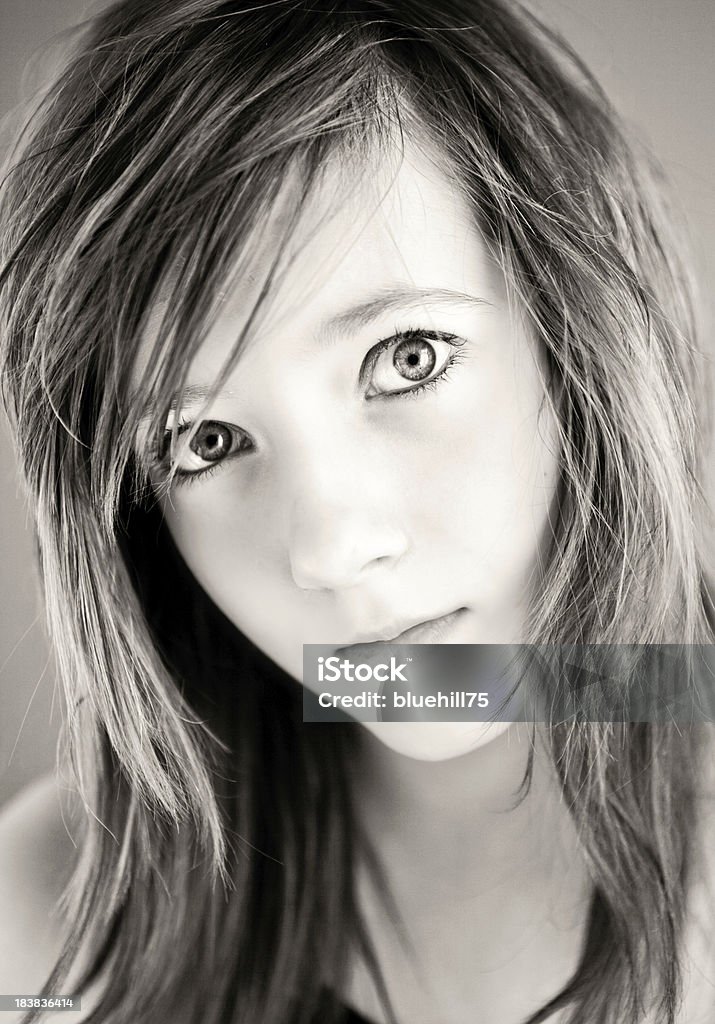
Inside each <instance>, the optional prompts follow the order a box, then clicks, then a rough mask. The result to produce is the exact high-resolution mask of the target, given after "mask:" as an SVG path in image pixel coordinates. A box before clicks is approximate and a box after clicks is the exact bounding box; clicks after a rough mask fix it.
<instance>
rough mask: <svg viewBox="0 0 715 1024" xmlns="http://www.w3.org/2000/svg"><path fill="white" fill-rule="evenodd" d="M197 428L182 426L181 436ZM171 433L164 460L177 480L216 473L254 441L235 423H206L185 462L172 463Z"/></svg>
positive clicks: (200, 427)
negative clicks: (222, 465)
mask: <svg viewBox="0 0 715 1024" xmlns="http://www.w3.org/2000/svg"><path fill="white" fill-rule="evenodd" d="M192 426H193V424H192V423H182V424H181V425H180V426H179V428H178V430H177V435H178V436H181V434H183V433H185V432H186V431H187V430H189V429H190V428H191V427H192ZM170 446H171V431H170V430H167V431H166V433H165V434H164V446H163V448H164V461H165V463H166V464H167V465H170V466H171V467H172V468H173V469H174V471H175V476H176V478H179V479H181V478H184V479H186V478H187V477H191V478H194V479H196V478H197V477H200V476H203V475H204V473H209V472H216V471H217V470H218V469H219V466H220V464H222V463H224V462H226V461H227V460H228V459H231V458H233V457H234V456H236V455H238V454H239V453H240V452H242V451H245V450H246V449H247V448H250V447H251V441H250V440H249V439H248V437H247V436H246V434H244V433H243V431H242V430H240V429H239V428H238V427H236V426H234V425H233V424H232V423H223V422H221V421H219V420H204V421H203V422H202V423H200V424H199V427H198V429H197V430H196V432H195V434H194V436H193V437H192V438H191V441H190V442H189V446H188V449H186V450H185V451H184V452H183V453H182V455H181V459H177V460H175V461H173V462H172V460H171V457H170Z"/></svg>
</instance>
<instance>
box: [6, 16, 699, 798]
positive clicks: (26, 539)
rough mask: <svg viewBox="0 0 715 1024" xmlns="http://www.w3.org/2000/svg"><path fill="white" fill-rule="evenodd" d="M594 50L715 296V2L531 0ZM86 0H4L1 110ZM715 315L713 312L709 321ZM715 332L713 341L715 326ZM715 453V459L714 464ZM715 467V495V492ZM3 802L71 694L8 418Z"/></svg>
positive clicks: (40, 765)
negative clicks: (669, 192) (59, 676)
mask: <svg viewBox="0 0 715 1024" xmlns="http://www.w3.org/2000/svg"><path fill="white" fill-rule="evenodd" d="M528 4H529V6H531V7H532V8H533V9H534V10H535V11H537V12H539V13H541V14H542V15H543V16H544V17H545V18H546V20H547V21H548V22H549V23H550V24H551V25H552V26H553V27H555V28H556V29H558V30H559V31H560V32H561V33H562V34H563V35H564V36H565V37H566V38H567V39H568V40H569V41H570V42H571V43H572V45H573V46H574V47H575V49H576V50H577V51H578V52H579V53H580V54H581V56H582V57H583V58H585V60H586V62H587V63H588V64H589V65H590V66H591V68H592V70H593V71H595V73H596V74H597V76H598V77H599V78H600V80H601V82H602V83H603V85H604V86H605V87H606V90H607V91H608V93H609V94H610V96H611V97H612V99H613V100H614V101H615V103H616V106H617V107H618V108H619V110H620V111H621V113H622V114H623V115H624V117H625V118H626V120H627V121H628V122H629V123H630V124H631V126H632V127H633V129H634V130H635V132H636V134H637V135H638V136H639V137H640V138H641V139H642V140H644V141H645V142H646V143H647V144H648V145H649V146H650V148H651V149H652V150H653V151H654V152H655V153H656V154H657V155H658V157H659V158H660V160H661V163H662V164H663V166H664V168H665V170H666V173H667V175H668V177H669V178H670V180H671V182H672V183H673V184H674V186H675V193H676V197H677V200H678V202H679V204H680V206H681V207H682V214H683V217H684V218H685V220H686V222H687V224H688V225H689V228H690V233H691V237H692V242H693V250H694V255H695V261H696V271H697V274H698V277H699V280H700V284H701V288H702V291H703V295H704V296H706V297H707V298H708V302H709V297H710V282H711V280H712V276H713V271H714V270H715V202H714V201H713V198H714V196H713V194H714V192H715V185H713V167H714V166H715V133H713V115H714V113H715V109H714V108H715V102H714V100H715V87H714V81H715V72H714V71H713V66H714V62H713V57H712V54H713V52H714V51H715V3H713V0H528ZM98 6H99V5H98V4H88V3H86V2H84V0H0V117H2V118H3V119H4V122H5V137H6V133H7V131H8V122H9V121H11V119H12V110H13V108H14V107H15V106H16V105H17V104H18V102H19V101H20V100H21V99H23V98H26V97H28V96H29V95H31V93H32V91H33V89H34V87H35V86H37V85H38V84H40V83H42V81H43V76H46V75H47V74H49V73H50V72H51V70H52V68H53V67H55V66H56V64H57V61H58V60H59V56H60V54H61V47H62V33H64V32H65V31H66V30H67V29H68V28H69V27H70V26H71V25H73V24H75V23H76V22H77V21H79V20H81V19H82V18H83V17H84V16H86V14H87V13H90V12H91V11H92V10H93V9H97V8H98ZM712 322H713V316H712V305H711V304H710V306H709V309H706V328H707V325H711V324H712ZM706 336H707V337H708V338H711V337H712V332H711V330H707V333H706ZM710 351H711V352H712V351H713V348H712V343H711V345H710ZM713 461H715V460H714V459H713V458H712V457H711V459H710V462H711V463H712V462H713ZM713 477H715V472H712V473H711V480H710V482H709V485H708V486H709V493H710V494H711V495H713V494H714V493H715V486H714V485H715V481H713V479H712V478H713ZM0 517H1V519H0V522H1V523H2V529H1V530H0V567H1V568H0V804H2V803H3V802H5V801H6V800H8V799H9V798H10V797H11V796H12V795H13V794H14V793H16V792H17V791H18V790H19V789H20V788H21V787H22V786H23V785H24V784H25V783H26V782H28V781H29V780H31V779H32V778H34V777H35V776H37V775H39V774H41V773H43V772H45V771H47V770H48V769H50V768H51V767H52V765H53V763H54V758H55V751H56V744H57V733H58V725H59V717H60V713H61V702H60V700H59V695H54V696H53V694H54V686H55V683H54V680H55V675H54V668H53V664H52V658H51V655H50V653H49V647H48V644H47V641H46V637H45V634H44V629H43V624H42V610H41V602H40V597H39V589H38V584H37V577H36V573H35V570H34V567H33V537H32V530H31V528H30V525H29V521H28V514H27V511H26V508H25V505H24V503H23V501H22V497H21V495H20V493H19V489H18V484H17V477H16V472H15V466H14V461H13V456H12V451H11V448H10V445H9V441H8V437H7V428H6V424H5V422H4V421H3V420H2V417H1V416H0Z"/></svg>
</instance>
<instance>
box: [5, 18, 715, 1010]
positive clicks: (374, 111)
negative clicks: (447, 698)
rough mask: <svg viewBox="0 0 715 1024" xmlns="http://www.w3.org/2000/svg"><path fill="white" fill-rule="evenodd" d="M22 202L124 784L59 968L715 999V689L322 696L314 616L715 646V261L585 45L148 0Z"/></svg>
mask: <svg viewBox="0 0 715 1024" xmlns="http://www.w3.org/2000/svg"><path fill="white" fill-rule="evenodd" d="M2 225H3V227H2V234H3V246H4V256H3V263H2V270H1V277H0V285H1V295H2V313H3V326H2V360H3V361H2V380H3V384H4V395H5V400H6V405H7V408H8V411H9V415H10V418H11V422H12V425H13V427H14V431H15V437H16V441H17V447H18V452H19V458H20V463H21V466H22V470H23V473H24V477H25V480H26V482H27V488H28V492H29V494H30V496H31V500H32V504H33V508H34V513H35V522H36V529H37V535H38V541H39V557H40V565H41V571H42V578H43V583H44V588H45V592H46V601H47V611H48V617H49V623H50V626H51V630H52V634H53V638H54V643H55V647H56V651H57V656H58V664H59V670H60V674H61V678H62V680H63V683H64V687H65V692H66V708H67V717H66V732H65V739H66V741H67V743H66V748H65V751H64V754H65V757H64V759H63V762H62V765H63V769H64V771H65V772H66V774H67V775H68V776H69V778H70V779H71V783H70V787H71V788H73V789H74V790H76V795H77V797H78V799H75V800H74V803H73V806H72V810H71V814H69V815H68V820H67V826H68V830H69V832H70V834H71V836H72V840H73V845H72V846H71V857H69V858H68V861H67V864H66V865H65V867H66V869H67V875H69V874H70V873H71V877H70V878H69V881H68V885H67V887H66V889H65V891H64V893H63V897H62V900H61V902H60V907H61V910H62V918H61V943H60V946H61V948H60V949H58V952H59V953H60V954H61V955H60V956H59V957H58V958H57V962H56V963H55V962H54V959H55V958H52V962H47V963H44V962H43V963H42V975H43V978H46V979H47V984H46V986H45V989H44V992H45V994H48V995H75V996H76V995H82V994H84V996H85V999H84V1003H83V1007H82V1010H81V1013H82V1018H81V1019H83V1020H84V1019H86V1020H91V1021H97V1022H99V1021H101V1022H103V1024H120V1022H121V1024H128V1022H131V1024H143V1022H147V1024H148V1022H152V1024H156V1022H161V1024H198V1022H201V1024H219V1022H220V1024H229V1022H230V1024H239V1022H241V1024H243V1022H247V1024H248V1022H250V1024H308V1022H312V1024H323V1022H325V1024H331V1022H332V1024H337V1022H347V1021H353V1022H355V1021H368V1022H374V1024H387V1022H390V1024H466V1022H468V1021H469V1022H471V1021H479V1022H487V1024H517V1022H527V1021H528V1022H529V1024H537V1022H541V1021H551V1022H553V1021H559V1022H570V1024H576V1022H578V1024H584V1022H588V1024H606V1022H609V1024H624V1022H628V1024H631V1022H633V1024H635V1022H641V1021H643V1022H645V1021H647V1022H649V1024H676V1022H677V1024H696V1022H697V1021H706V1020H711V1019H713V1017H712V1014H713V1013H714V1012H715V988H714V987H713V986H714V985H715V973H714V972H713V971H712V963H709V959H710V960H711V959H712V956H711V954H712V945H713V942H712V938H713V934H714V933H713V931H712V927H713V920H715V919H714V918H713V916H712V914H713V903H712V893H711V892H710V887H711V883H712V881H713V871H715V865H713V864H712V863H711V861H709V860H708V849H709V844H710V842H711V839H712V814H713V805H712V796H713V791H712V779H711V778H710V777H709V775H708V771H709V769H710V768H711V766H712V764H713V758H712V726H711V725H710V722H709V721H708V722H701V723H700V724H693V723H690V722H684V723H678V722H669V721H662V720H661V721H653V722H649V723H647V722H642V721H625V722H618V721H611V722H601V721H590V720H588V718H587V717H585V716H582V717H576V718H575V719H574V720H571V721H567V722H559V721H557V720H553V721H546V722H538V721H537V722H533V723H531V724H529V723H528V722H526V723H523V722H522V723H520V722H513V723H509V722H502V721H494V722H492V723H483V724H480V723H476V722H473V723H466V724H464V723H462V724H450V723H443V722H408V721H395V722H391V721H371V722H358V721H351V720H350V719H346V720H345V721H341V722H332V723H325V722H319V723H307V722H303V720H302V688H301V686H300V683H301V682H302V681H303V645H304V644H327V645H332V647H333V648H334V649H336V650H337V649H338V648H340V647H351V646H353V645H358V644H362V643H370V642H375V641H384V640H389V639H397V641H398V642H417V643H422V642H428V641H434V640H438V641H439V642H441V643H446V644H493V645H508V644H523V645H556V646H557V647H558V645H563V644H585V645H609V644H616V645H621V644H637V645H657V644H676V645H684V647H687V648H690V646H691V645H708V644H712V642H713V618H712V614H713V613H712V609H713V605H712V598H711V595H710V594H709V592H708V586H707V583H706V580H705V577H704V569H703V567H704V564H705V557H704V551H705V543H706V530H705V525H706V515H705V512H706V503H705V499H704V496H703V493H702V489H701V484H700V482H699V481H701V480H702V479H703V471H704V465H703V460H704V452H703V451H702V450H701V446H700V444H699V442H700V441H701V440H702V434H701V432H700V428H701V425H702V424H703V423H704V409H703V407H702V404H701V400H702V398H703V397H704V387H703V379H704V377H703V373H702V368H701V365H700V362H699V352H698V348H697V343H696V337H695V330H694V324H693V318H692V314H691V308H690V304H689V297H688V289H687V274H686V273H685V270H684V268H683V265H682V264H681V263H680V262H679V261H678V259H677V257H676V255H675V252H674V249H673V236H672V230H671V228H670V227H669V226H668V225H667V221H666V219H665V214H664V210H663V204H662V203H661V202H660V200H659V199H658V194H657V191H656V189H655V187H654V185H653V184H652V181H651V177H650V176H649V175H648V173H647V172H646V171H645V170H644V169H643V168H641V167H640V166H638V164H637V161H636V160H635V158H634V156H633V154H632V153H631V151H630V150H629V148H628V147H627V145H626V143H625V142H624V140H623V137H622V135H621V133H620V130H619V128H618V125H617V122H616V119H615V117H614V114H613V112H612V111H611V109H610V107H609V105H608V103H607V101H606V99H605V98H604V96H603V95H602V93H601V92H600V91H599V89H598V87H597V85H596V84H595V83H594V82H593V80H592V78H591V77H590V76H589V74H588V72H587V71H586V70H585V69H584V67H583V66H582V65H581V64H580V63H579V62H578V60H577V59H576V58H575V56H574V55H573V54H572V53H571V52H570V51H569V50H568V48H567V47H565V46H564V45H563V44H562V43H560V42H559V41H558V40H556V39H554V38H553V37H552V36H551V35H550V34H549V33H548V32H546V31H545V30H544V29H543V28H542V27H541V26H540V25H539V24H537V23H536V22H535V21H534V20H533V19H532V18H531V17H530V16H528V15H527V14H525V13H524V12H522V11H520V10H519V9H517V8H516V6H515V5H514V4H513V3H505V2H504V3H502V2H499V0H446V2H443V3H440V4H427V3H424V2H422V0H400V2H399V3H397V2H395V3H392V2H391V0H350V2H345V3H343V2H342V0H331V2H323V0H312V2H311V3H305V2H303V0H298V2H294V0H290V2H288V0H274V2H269V3H250V4H249V3H244V2H242V0H121V2H119V3H115V4H114V5H112V6H110V7H109V8H108V9H107V10H105V11H104V12H103V13H101V14H100V15H99V16H98V17H97V18H96V19H95V20H94V22H93V23H91V24H90V25H89V26H88V27H87V28H86V31H85V32H84V35H83V37H82V41H81V44H80V45H79V46H78V48H77V50H76V52H75V55H74V56H73V58H72V59H71V61H70V63H69V64H68V65H67V68H66V70H65V71H64V72H63V74H62V76H61V77H60V78H59V79H58V81H57V82H56V83H55V84H54V85H53V86H52V88H51V89H50V90H49V92H48V93H47V96H46V98H45V100H44V102H43V104H42V105H41V106H40V107H39V109H38V110H37V111H36V113H35V114H34V116H33V117H32V119H31V120H30V121H29V123H28V126H27V129H26V132H25V137H24V140H23V143H22V148H21V151H20V152H18V153H17V154H15V156H14V158H13V162H12V165H11V168H10V170H9V173H8V174H7V175H6V178H5V182H4V191H3V207H2ZM307 682H308V681H307V680H306V684H307ZM706 683H707V680H706ZM546 685H547V683H546V677H545V679H544V686H545V687H546ZM70 773H71V774H70ZM708 830H710V831H708ZM61 873H62V872H60V870H59V868H58V877H59V874H61ZM64 877H65V875H63V878H64ZM2 928H3V929H5V930H6V933H7V934H8V935H9V936H11V942H12V941H14V940H13V938H12V937H13V936H14V935H15V932H14V931H13V929H14V928H16V924H15V923H14V922H13V921H12V920H7V915H5V917H4V919H3V923H2ZM2 981H3V985H4V989H5V991H6V992H10V991H13V989H12V988H11V987H9V986H10V983H11V979H10V978H9V977H6V978H3V979H2ZM37 994H39V993H37ZM38 1013H39V1011H37V1010H35V1011H34V1012H28V1013H27V1015H26V1016H24V1017H23V1018H22V1019H23V1020H25V1021H27V1022H29V1021H32V1020H35V1019H37V1016H38ZM58 1019H59V1020H65V1019H67V1020H69V1019H77V1018H76V1016H74V1015H70V1016H68V1017H66V1018H65V1017H64V1016H62V1017H60V1016H59V1015H58Z"/></svg>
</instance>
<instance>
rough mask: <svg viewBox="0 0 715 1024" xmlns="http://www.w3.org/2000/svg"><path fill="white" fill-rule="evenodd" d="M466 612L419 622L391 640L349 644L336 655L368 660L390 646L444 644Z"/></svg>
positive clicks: (458, 609)
mask: <svg viewBox="0 0 715 1024" xmlns="http://www.w3.org/2000/svg"><path fill="white" fill-rule="evenodd" d="M466 611H467V609H466V608H457V609H456V610H455V611H453V612H448V613H447V614H446V615H440V616H439V617H438V618H435V619H426V620H424V621H423V622H418V623H416V624H415V625H413V626H410V627H409V628H408V629H405V630H403V631H402V632H401V633H398V634H397V635H396V636H393V637H391V638H389V639H388V638H380V639H377V640H367V641H361V642H358V643H355V644H348V645H346V646H345V647H338V648H337V650H336V653H337V654H348V655H350V657H351V658H361V659H367V658H369V657H370V656H371V655H373V654H375V653H379V652H380V651H381V650H383V649H384V648H385V647H386V646H387V645H388V644H438V643H442V642H443V640H444V638H445V637H446V636H447V635H448V634H449V632H450V631H451V630H452V628H453V626H455V625H456V623H457V622H458V621H459V620H460V619H461V618H462V616H463V614H464V613H465V612H466Z"/></svg>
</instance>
